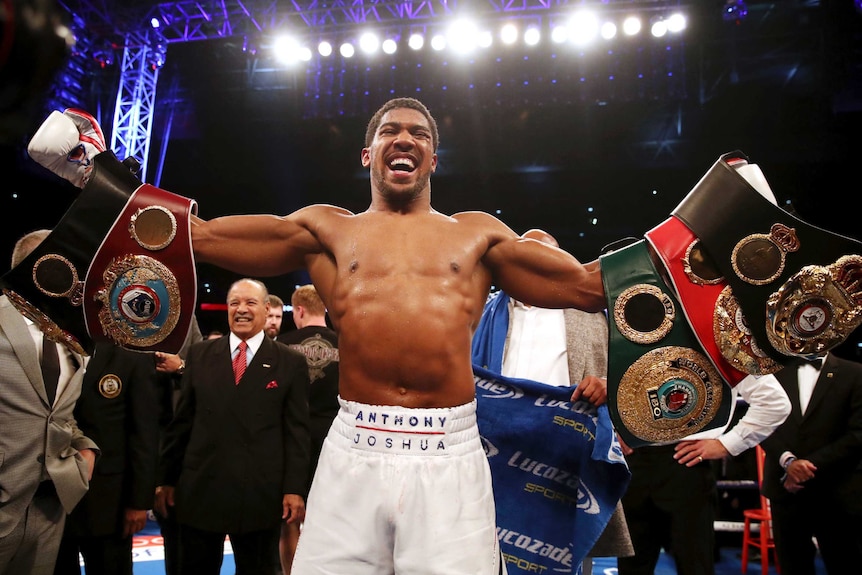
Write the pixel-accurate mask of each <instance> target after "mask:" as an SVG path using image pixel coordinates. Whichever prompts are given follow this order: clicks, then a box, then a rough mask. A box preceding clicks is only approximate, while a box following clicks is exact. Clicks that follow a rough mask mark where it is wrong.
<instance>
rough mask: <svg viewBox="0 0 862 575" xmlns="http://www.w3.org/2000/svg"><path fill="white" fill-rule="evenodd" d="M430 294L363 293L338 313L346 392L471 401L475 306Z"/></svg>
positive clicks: (408, 403)
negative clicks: (361, 296)
mask: <svg viewBox="0 0 862 575" xmlns="http://www.w3.org/2000/svg"><path fill="white" fill-rule="evenodd" d="M401 283H402V285H404V284H403V282H401ZM389 287H391V285H390V286H389ZM414 289H415V288H414ZM424 293H425V294H426V295H424V296H423V297H417V298H411V297H409V295H408V294H405V293H403V291H402V292H401V293H391V294H390V296H391V297H390V296H384V295H381V294H377V295H376V297H374V298H358V299H357V300H354V301H353V302H352V303H348V304H347V305H345V306H344V307H343V308H342V309H345V310H347V311H345V313H343V314H341V316H340V317H338V318H337V319H336V318H333V321H334V322H337V327H338V332H339V338H338V348H339V357H340V361H339V395H340V396H341V397H342V398H343V399H346V400H349V401H356V402H360V403H366V404H370V405H399V406H403V407H452V406H456V405H462V404H465V403H469V402H470V401H472V400H473V398H474V397H475V384H474V380H473V370H472V362H471V349H470V341H471V337H472V325H473V322H474V318H473V315H474V313H475V312H474V310H473V306H472V305H464V298H462V297H460V296H458V295H457V294H455V293H452V292H450V293H448V294H447V295H446V296H445V297H436V298H435V297H431V296H428V295H427V294H428V293H430V292H428V291H425V292H424ZM453 296H454V297H453ZM480 309H481V308H480ZM453 314H454V315H455V316H456V317H453Z"/></svg>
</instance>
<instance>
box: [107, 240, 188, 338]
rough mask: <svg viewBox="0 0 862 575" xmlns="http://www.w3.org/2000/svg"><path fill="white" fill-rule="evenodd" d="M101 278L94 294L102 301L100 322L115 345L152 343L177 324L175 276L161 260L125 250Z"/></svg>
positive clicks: (178, 305) (178, 302)
mask: <svg viewBox="0 0 862 575" xmlns="http://www.w3.org/2000/svg"><path fill="white" fill-rule="evenodd" d="M102 280H103V281H104V286H105V287H103V288H102V289H100V290H99V291H98V293H97V295H96V298H97V300H98V301H99V302H101V304H102V307H101V309H99V323H101V325H102V329H103V330H104V332H105V335H107V336H108V337H109V338H110V339H112V340H113V341H114V342H115V343H117V344H118V345H121V346H126V345H129V344H133V345H135V346H138V347H146V346H152V345H155V344H157V343H159V342H161V341H163V340H164V339H165V338H166V337H168V335H170V333H171V332H172V331H173V329H174V328H175V327H176V325H177V321H178V320H179V315H180V291H179V287H178V285H177V279H176V277H175V276H174V274H173V273H171V270H170V269H169V268H168V267H167V266H165V265H164V264H162V263H161V262H159V261H157V260H155V259H153V258H151V257H149V256H141V255H132V254H126V255H125V256H122V257H119V258H114V259H113V260H111V263H110V265H109V266H108V267H107V268H106V269H105V270H104V272H103V273H102Z"/></svg>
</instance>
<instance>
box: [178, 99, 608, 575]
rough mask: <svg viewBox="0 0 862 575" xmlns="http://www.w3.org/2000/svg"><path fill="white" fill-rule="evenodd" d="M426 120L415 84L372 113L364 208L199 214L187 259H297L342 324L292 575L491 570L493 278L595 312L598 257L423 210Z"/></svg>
mask: <svg viewBox="0 0 862 575" xmlns="http://www.w3.org/2000/svg"><path fill="white" fill-rule="evenodd" d="M438 142H439V138H438V131H437V124H436V122H435V120H434V118H433V117H432V116H431V114H430V113H429V111H428V110H427V108H426V107H425V106H424V105H423V104H422V103H421V102H419V101H417V100H414V99H412V98H397V99H394V100H391V101H389V102H387V103H386V104H384V105H383V106H382V107H381V108H380V110H378V111H377V113H376V114H375V115H374V116H373V117H372V118H371V121H370V122H369V124H368V129H367V131H366V135H365V147H364V148H363V149H362V152H361V155H360V159H361V162H362V165H363V166H364V167H366V168H369V169H370V174H371V205H370V206H369V208H368V209H367V210H366V211H364V212H362V213H359V214H353V213H351V212H349V211H348V210H345V209H343V208H338V207H335V206H330V205H313V206H308V207H305V208H301V209H299V210H297V211H296V212H293V213H292V214H290V215H287V216H284V217H278V216H271V215H239V216H226V217H221V218H215V219H213V220H209V221H203V220H200V219H197V218H194V221H193V227H192V244H193V248H194V253H195V257H196V260H197V261H198V262H208V263H212V264H215V265H218V266H220V267H223V268H225V269H228V270H230V271H233V272H236V273H240V274H243V275H248V276H256V277H266V276H276V275H280V274H284V273H287V272H291V271H294V270H298V269H306V270H308V273H309V275H310V277H311V280H312V283H313V284H314V286H315V287H316V288H317V291H318V292H319V294H320V296H321V298H322V299H323V301H324V303H325V304H326V307H327V309H328V310H329V313H330V318H331V320H332V323H333V325H334V327H335V328H336V330H337V331H338V333H339V352H340V359H341V365H340V379H339V394H340V402H341V411H340V413H339V415H338V417H337V418H336V420H335V422H334V423H333V427H332V429H331V430H330V433H329V436H328V437H327V440H326V443H325V445H324V447H323V451H322V453H321V458H320V462H319V466H318V469H317V474H316V476H315V481H314V484H313V486H312V488H311V492H310V494H309V497H308V502H307V508H308V510H309V513H308V515H307V517H306V520H305V523H304V525H303V531H302V537H301V538H300V541H299V547H298V549H297V555H296V558H295V561H294V565H293V570H292V573H294V574H298V575H312V574H324V573H350V574H351V575H381V574H386V573H412V574H418V573H423V574H426V573H427V574H439V575H457V574H464V575H468V574H469V575H496V574H497V573H498V572H499V569H500V566H499V560H500V554H499V550H498V545H497V537H496V530H495V509H494V499H493V494H492V492H491V476H490V471H489V466H488V462H487V458H486V456H485V453H484V451H483V449H482V446H481V444H480V439H479V433H478V429H477V426H476V417H475V408H476V403H475V381H474V378H473V369H472V363H471V348H470V343H471V338H472V335H473V331H474V329H475V327H476V325H477V322H478V321H479V318H480V317H481V315H482V310H483V307H484V304H485V300H486V298H487V296H488V292H489V289H490V286H491V284H492V283H493V284H494V285H496V286H498V287H500V288H502V289H504V290H505V291H506V292H507V293H509V294H510V295H511V296H512V297H514V298H517V299H518V300H520V301H524V302H528V303H530V304H532V305H536V306H541V307H546V308H569V307H570V308H578V309H582V310H585V311H599V310H602V309H604V308H605V297H604V292H603V286H602V280H601V275H600V269H599V264H598V262H597V261H596V262H591V263H589V264H581V263H580V262H578V260H576V259H575V258H574V257H573V256H572V255H570V254H569V253H567V252H565V251H563V250H561V249H557V248H554V247H551V246H549V245H547V244H544V243H541V242H538V241H535V240H531V239H522V238H520V237H519V236H518V234H516V233H515V232H514V231H513V230H512V229H510V228H509V227H508V226H506V225H505V224H504V223H503V222H501V221H500V220H498V219H496V218H495V217H493V216H491V215H489V214H486V213H482V212H463V213H459V214H456V215H454V216H447V215H444V214H441V213H439V212H437V211H436V210H434V209H433V208H432V207H431V183H430V178H431V174H432V173H434V171H435V170H436V168H437V154H436V150H437V145H438Z"/></svg>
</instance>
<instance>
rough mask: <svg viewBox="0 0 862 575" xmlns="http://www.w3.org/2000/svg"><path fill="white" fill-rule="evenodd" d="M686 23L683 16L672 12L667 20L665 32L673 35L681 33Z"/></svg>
mask: <svg viewBox="0 0 862 575" xmlns="http://www.w3.org/2000/svg"><path fill="white" fill-rule="evenodd" d="M685 27H686V21H685V16H684V15H683V14H681V13H679V12H674V13H673V14H671V15H670V16H669V17H668V19H667V30H668V32H673V33H674V34H676V33H678V32H682V31H683V30H685Z"/></svg>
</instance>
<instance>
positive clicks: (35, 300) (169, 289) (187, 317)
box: [0, 152, 197, 355]
mask: <svg viewBox="0 0 862 575" xmlns="http://www.w3.org/2000/svg"><path fill="white" fill-rule="evenodd" d="M145 189H146V190H148V191H146V192H143V193H141V194H138V193H137V192H138V191H143V190H145ZM149 190H157V191H158V193H153V192H150V191H149ZM135 198H138V199H137V200H135V201H136V204H135V205H136V206H139V208H140V209H138V208H135V209H131V210H130V205H131V202H132V200H133V199H135ZM141 201H143V202H144V203H146V205H140V204H141ZM148 207H149V208H150V209H145V208H148ZM171 209H172V210H174V211H173V212H172V216H167V215H164V210H171ZM193 209H196V204H194V202H193V201H192V200H189V199H186V198H182V197H180V196H176V195H174V194H170V193H168V192H164V191H162V190H158V189H157V188H153V187H152V186H148V185H142V184H141V182H140V180H138V179H137V178H136V177H135V176H134V175H132V173H131V172H130V171H129V169H128V168H127V167H126V166H124V165H123V164H122V163H121V162H120V161H119V160H117V158H116V156H114V155H113V153H111V152H103V153H101V154H99V155H97V156H96V157H95V158H94V168H93V172H92V175H91V177H90V181H89V182H88V183H87V185H86V186H85V187H84V189H83V190H81V193H80V194H79V195H78V197H77V198H76V199H75V201H74V202H73V204H72V205H71V206H70V207H69V209H68V210H67V211H66V213H65V214H64V215H63V217H62V219H61V220H60V222H59V223H58V224H57V225H56V226H55V227H54V228H53V230H52V231H51V233H50V235H49V236H48V237H47V238H46V239H45V240H44V241H43V242H42V243H41V244H39V245H38V246H37V247H36V249H34V250H33V252H31V253H30V255H28V256H27V257H26V258H24V260H22V261H21V263H20V264H19V265H17V266H15V267H14V268H13V269H12V270H10V271H9V272H7V273H6V274H4V275H3V277H2V278H0V284H2V290H3V293H4V294H5V295H6V296H7V297H8V298H9V300H10V302H11V303H12V304H13V305H14V306H15V307H16V308H17V309H18V311H20V312H21V314H22V315H24V316H25V317H27V318H29V319H30V320H31V321H33V322H34V323H36V324H37V325H38V326H39V329H40V330H41V331H42V332H43V333H44V334H45V335H46V336H47V337H48V338H50V339H51V340H53V341H55V342H58V343H62V344H64V345H66V346H67V347H68V348H69V349H71V350H72V351H75V352H76V353H79V354H82V355H89V354H90V353H91V352H92V351H93V347H94V344H95V342H96V341H110V342H111V343H115V344H119V345H121V346H123V347H128V348H130V349H138V350H148V349H158V350H160V351H166V352H173V353H176V352H177V351H179V349H180V347H181V346H182V343H183V340H184V339H185V336H186V333H187V332H188V329H189V327H190V325H191V319H192V315H193V312H194V306H195V303H196V298H197V288H196V281H197V280H196V276H195V266H194V260H193V258H192V252H191V245H190V244H191V241H190V234H189V225H188V219H189V214H190V213H191V212H192V210H193ZM138 212H140V213H138ZM155 212H158V214H156V213H155ZM160 214H162V215H160ZM176 214H178V216H177V215H176ZM171 218H173V221H175V222H176V227H174V224H173V223H171V221H172V220H171ZM164 228H172V229H174V232H173V234H171V233H165V232H164V231H163V229H164ZM123 233H125V235H126V236H131V239H129V241H128V242H123V241H122V239H121V238H119V237H118V236H121V235H122V234H123ZM109 236H110V237H109ZM173 236H176V239H175V240H174V238H173ZM135 237H137V238H138V239H139V240H140V241H141V242H142V243H138V241H137V240H135V239H134V238H135ZM169 237H170V238H171V239H170V240H169V239H168V238H169ZM159 238H161V240H160V239H159ZM127 239H128V238H127ZM165 242H167V245H165V246H164V247H162V248H161V249H159V246H160V245H161V244H163V243H165ZM127 243H133V244H134V247H132V246H130V245H127ZM182 244H185V246H183V245H182ZM120 246H122V247H120ZM144 246H149V247H144ZM172 246H173V249H171V248H172ZM115 247H117V248H118V250H117V251H116V253H113V252H112V251H111V250H112V249H113V248H115ZM119 250H123V251H122V253H120V251H119ZM178 252H183V253H185V254H187V257H185V258H184V257H182V256H180V255H178ZM109 254H110V256H109ZM164 254H169V256H170V257H169V258H168V259H169V260H170V261H169V262H168V264H167V266H166V267H167V271H168V272H169V273H167V274H164V279H158V277H159V276H158V274H159V273H163V270H162V269H161V268H160V266H159V265H156V264H154V263H153V262H152V261H151V260H155V259H159V258H162V256H163V255H164ZM181 262H182V263H181ZM94 264H96V265H94ZM99 265H103V266H104V267H101V268H99V267H98V266H99ZM161 265H162V266H164V265H165V264H161ZM150 268H154V269H156V270H157V271H156V272H152V271H151V269H150ZM106 272H107V274H106ZM178 272H182V273H181V274H179V273H178ZM179 275H181V276H183V277H182V278H181V279H176V276H179ZM115 276H116V277H115ZM154 277H155V278H156V279H154ZM108 280H110V283H109V282H108ZM174 284H176V286H177V289H174V287H173V286H174ZM162 286H164V287H162ZM135 290H138V291H135ZM103 291H104V294H103V293H102V292H103ZM180 291H182V297H179V295H177V294H179V293H180ZM105 294H106V295H105ZM163 294H166V295H163ZM112 296H114V297H119V298H120V300H121V301H122V302H123V303H124V304H125V307H124V308H123V309H122V311H121V312H120V314H121V315H122V314H123V313H126V314H128V316H127V317H128V322H129V324H131V326H133V327H127V326H126V325H125V324H124V323H123V321H124V320H123V319H119V320H117V319H111V318H108V317H106V318H105V325H102V322H101V321H100V319H99V315H100V312H101V307H103V306H104V305H106V304H104V303H103V302H107V305H108V306H109V305H110V303H111V301H112V300H111V297H112ZM147 299H149V300H150V301H151V302H152V303H155V304H157V306H158V309H159V313H156V314H155V315H152V316H148V315H147V314H153V313H154V310H155V307H154V306H152V305H151V303H148V302H147V301H146V300H147ZM174 304H176V306H175V305H174ZM173 307H176V308H177V309H180V310H181V311H180V312H179V316H180V317H179V319H175V320H174V319H172V318H174V317H175V315H176V312H174V311H170V310H171V309H172V308H173ZM118 308H119V306H118ZM133 309H134V310H135V311H134V312H132V311H130V310H133ZM159 314H161V315H159ZM85 315H86V319H85ZM163 318H164V319H163ZM171 324H172V325H173V328H172V333H173V335H172V336H171V337H168V335H169V334H167V333H166V331H167V328H164V329H162V330H161V331H159V330H158V329H157V328H154V327H152V326H155V325H161V326H169V325H171Z"/></svg>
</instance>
